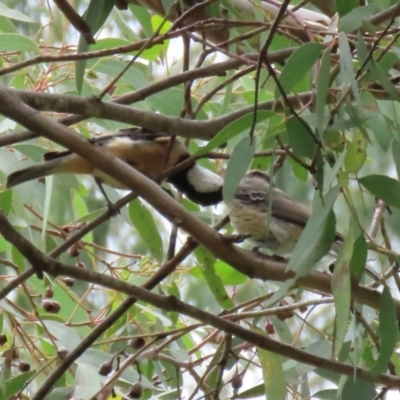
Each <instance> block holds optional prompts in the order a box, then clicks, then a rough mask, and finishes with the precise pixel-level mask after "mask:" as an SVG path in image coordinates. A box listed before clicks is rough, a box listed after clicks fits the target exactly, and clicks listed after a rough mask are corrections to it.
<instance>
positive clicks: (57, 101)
mask: <svg viewBox="0 0 400 400" xmlns="http://www.w3.org/2000/svg"><path fill="white" fill-rule="evenodd" d="M339 90H340V89H334V90H331V91H330V93H329V94H328V97H327V102H328V103H333V102H334V101H335V98H336V97H335V94H336V93H337V92H338V91H339ZM9 93H12V94H13V95H16V96H18V97H19V98H20V99H21V100H22V101H23V102H24V103H26V104H27V105H29V106H30V107H32V108H34V109H36V110H39V111H57V112H72V113H79V114H81V115H85V116H86V117H88V118H89V117H96V118H103V119H109V120H112V121H119V122H124V123H127V124H129V125H137V126H141V127H143V128H146V129H150V130H153V131H158V132H165V133H166V134H169V135H174V134H176V135H179V136H182V137H187V138H194V139H202V140H209V139H211V138H212V137H214V136H215V135H216V134H217V133H218V132H219V131H220V130H221V129H223V128H224V127H225V126H226V125H228V124H230V123H231V122H233V121H235V120H237V119H238V118H241V117H242V116H244V115H246V114H249V113H251V112H253V111H254V107H253V106H248V107H244V108H242V109H240V110H236V111H233V112H231V113H229V114H226V115H223V116H221V117H219V118H215V119H212V120H208V121H193V120H187V119H179V118H174V117H169V116H165V115H160V114H157V113H153V112H150V111H145V110H139V109H135V108H133V107H128V106H123V105H119V104H115V103H105V102H99V101H97V100H96V99H94V98H84V97H75V96H69V95H58V94H50V93H38V92H22V91H16V90H13V89H9ZM311 96H313V93H312V92H305V93H302V94H300V95H296V96H288V98H287V99H288V101H289V102H290V104H291V105H292V107H300V106H301V104H302V103H303V102H304V101H307V100H309V99H310V97H311ZM274 105H275V111H276V112H279V111H282V110H284V109H285V105H283V104H281V103H278V104H276V103H275V102H274V101H273V100H270V101H265V102H262V103H259V105H258V109H259V110H271V109H272V107H274ZM57 126H59V125H57ZM40 134H41V130H37V134H31V133H30V132H28V133H24V134H22V133H16V134H11V135H7V136H8V137H7V136H5V137H3V138H0V146H4V145H9V144H12V143H15V142H16V140H21V139H22V140H27V139H31V138H33V137H37V136H39V135H40ZM13 135H16V136H13ZM43 136H44V135H43Z"/></svg>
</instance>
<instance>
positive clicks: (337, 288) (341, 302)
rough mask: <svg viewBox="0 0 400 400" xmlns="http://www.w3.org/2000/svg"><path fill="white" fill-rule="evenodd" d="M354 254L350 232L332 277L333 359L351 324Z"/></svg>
mask: <svg viewBox="0 0 400 400" xmlns="http://www.w3.org/2000/svg"><path fill="white" fill-rule="evenodd" d="M352 253H353V235H352V232H351V231H349V233H348V234H347V236H346V238H345V240H344V243H343V244H342V246H341V249H340V252H339V256H338V258H337V260H336V262H335V268H334V272H333V276H332V282H331V286H332V294H333V298H334V301H335V336H334V341H333V358H336V357H337V355H338V354H339V352H340V350H341V348H342V345H343V342H344V339H345V335H346V331H347V328H348V323H349V316H350V306H351V276H350V265H349V264H350V259H351V256H352Z"/></svg>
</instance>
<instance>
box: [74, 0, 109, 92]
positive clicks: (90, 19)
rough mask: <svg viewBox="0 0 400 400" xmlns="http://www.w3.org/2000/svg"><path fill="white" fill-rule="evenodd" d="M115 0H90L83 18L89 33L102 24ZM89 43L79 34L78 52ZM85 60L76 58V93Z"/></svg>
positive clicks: (94, 32)
mask: <svg viewBox="0 0 400 400" xmlns="http://www.w3.org/2000/svg"><path fill="white" fill-rule="evenodd" d="M115 2H116V0H90V3H89V6H88V8H87V10H86V12H85V14H84V17H83V19H84V20H85V22H86V23H87V24H88V25H89V27H90V29H91V33H92V35H93V36H94V35H95V34H96V33H97V31H98V30H99V29H100V28H101V26H102V25H103V24H104V22H105V21H106V19H107V18H108V16H109V15H110V12H111V10H112V8H113V7H114V4H115ZM89 47H90V45H89V44H88V43H87V42H86V40H85V38H84V37H83V36H82V35H81V36H80V37H79V44H78V54H80V53H84V52H86V51H88V50H89ZM85 68H86V60H78V61H77V62H76V66H75V82H76V89H77V91H78V93H81V92H82V85H83V77H84V75H85Z"/></svg>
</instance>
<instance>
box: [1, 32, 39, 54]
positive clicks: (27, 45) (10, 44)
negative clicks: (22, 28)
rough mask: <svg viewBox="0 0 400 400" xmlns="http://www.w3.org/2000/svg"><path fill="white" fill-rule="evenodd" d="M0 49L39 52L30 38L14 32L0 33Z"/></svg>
mask: <svg viewBox="0 0 400 400" xmlns="http://www.w3.org/2000/svg"><path fill="white" fill-rule="evenodd" d="M0 51H27V52H34V53H40V51H39V49H38V47H37V46H36V44H35V43H34V42H33V41H32V40H31V39H29V38H27V37H26V36H22V35H19V34H16V33H3V34H1V35H0Z"/></svg>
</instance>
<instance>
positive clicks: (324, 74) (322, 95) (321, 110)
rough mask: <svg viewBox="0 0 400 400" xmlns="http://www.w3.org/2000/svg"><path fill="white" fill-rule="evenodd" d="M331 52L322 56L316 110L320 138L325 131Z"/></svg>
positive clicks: (326, 52)
mask: <svg viewBox="0 0 400 400" xmlns="http://www.w3.org/2000/svg"><path fill="white" fill-rule="evenodd" d="M330 62H331V50H330V48H328V49H326V50H325V51H324V53H323V54H322V58H321V66H320V68H319V75H318V83H317V95H316V105H315V110H316V112H317V120H318V133H319V135H320V138H322V134H323V132H324V130H325V107H326V97H327V95H328V89H329V81H330Z"/></svg>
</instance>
